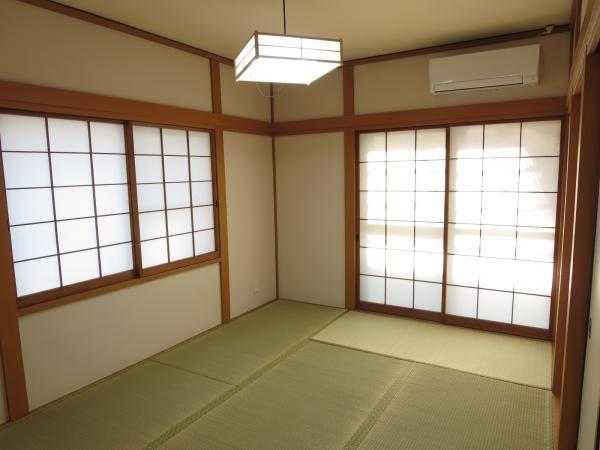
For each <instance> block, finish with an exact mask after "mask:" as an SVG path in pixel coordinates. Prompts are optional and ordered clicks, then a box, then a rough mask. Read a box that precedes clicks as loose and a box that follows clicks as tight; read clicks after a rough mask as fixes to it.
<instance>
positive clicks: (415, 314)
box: [358, 301, 552, 340]
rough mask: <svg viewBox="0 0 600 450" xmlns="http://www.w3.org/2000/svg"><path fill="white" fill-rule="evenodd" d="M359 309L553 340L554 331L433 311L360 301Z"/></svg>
mask: <svg viewBox="0 0 600 450" xmlns="http://www.w3.org/2000/svg"><path fill="white" fill-rule="evenodd" d="M358 309H361V310H364V311H371V312H377V313H383V314H392V315H395V316H403V317H411V318H413V319H420V320H429V321H433V322H441V323H444V324H446V325H452V326H458V327H467V328H474V329H477V330H483V331H493V332H497V333H505V334H514V335H517V336H525V337H529V338H534V339H543V340H551V339H552V331H551V330H543V329H539V328H532V327H524V326H520V325H512V324H506V323H500V322H491V321H487V320H480V319H470V318H468V317H458V316H451V315H445V316H442V314H441V313H437V312H433V311H422V310H419V309H412V308H403V307H400V306H393V305H381V304H379V303H369V302H361V301H358Z"/></svg>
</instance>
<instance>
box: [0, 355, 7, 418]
mask: <svg viewBox="0 0 600 450" xmlns="http://www.w3.org/2000/svg"><path fill="white" fill-rule="evenodd" d="M2 370H3V367H2V360H1V359H0V424H1V423H4V422H6V421H7V420H8V406H7V405H6V390H5V389H4V373H3V372H2Z"/></svg>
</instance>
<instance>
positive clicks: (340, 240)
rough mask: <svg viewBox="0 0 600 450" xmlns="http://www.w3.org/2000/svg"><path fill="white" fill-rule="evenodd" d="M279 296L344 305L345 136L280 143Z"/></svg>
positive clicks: (289, 139)
mask: <svg viewBox="0 0 600 450" xmlns="http://www.w3.org/2000/svg"><path fill="white" fill-rule="evenodd" d="M275 148H276V153H275V163H276V168H277V230H278V233H277V244H278V249H279V296H280V297H281V298H287V299H291V300H301V301H305V302H311V303H319V304H323V305H330V306H339V307H343V306H344V135H343V133H324V134H310V135H303V136H283V137H278V138H276V140H275Z"/></svg>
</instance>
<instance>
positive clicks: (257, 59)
mask: <svg viewBox="0 0 600 450" xmlns="http://www.w3.org/2000/svg"><path fill="white" fill-rule="evenodd" d="M341 65H342V41H341V40H339V39H316V38H307V37H301V36H288V35H282V34H267V33H258V32H256V33H254V35H252V37H251V38H250V40H249V41H248V42H247V44H246V45H245V46H244V48H243V49H242V51H241V52H240V54H239V55H238V57H237V58H235V80H236V81H258V82H267V83H295V84H310V83H312V82H313V81H315V80H316V79H318V78H320V77H322V76H323V75H325V74H326V73H328V72H331V71H332V70H333V69H335V68H336V67H339V66H341Z"/></svg>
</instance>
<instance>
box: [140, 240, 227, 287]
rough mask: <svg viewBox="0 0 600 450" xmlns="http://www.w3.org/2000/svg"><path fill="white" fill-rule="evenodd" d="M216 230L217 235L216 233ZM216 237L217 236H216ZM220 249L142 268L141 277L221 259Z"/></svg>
mask: <svg viewBox="0 0 600 450" xmlns="http://www.w3.org/2000/svg"><path fill="white" fill-rule="evenodd" d="M216 231H217V230H215V235H216ZM215 237H216V236H215ZM220 258H221V256H220V255H219V251H218V250H217V251H214V252H210V253H206V254H204V255H199V256H193V257H191V258H186V259H180V260H179V261H171V262H168V263H166V264H161V265H159V266H153V267H148V268H147V269H143V268H142V269H141V278H145V277H151V276H153V275H157V274H159V273H162V272H170V271H172V270H176V269H180V268H181V267H186V266H193V265H196V264H198V263H203V262H205V261H215V260H217V259H220Z"/></svg>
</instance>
